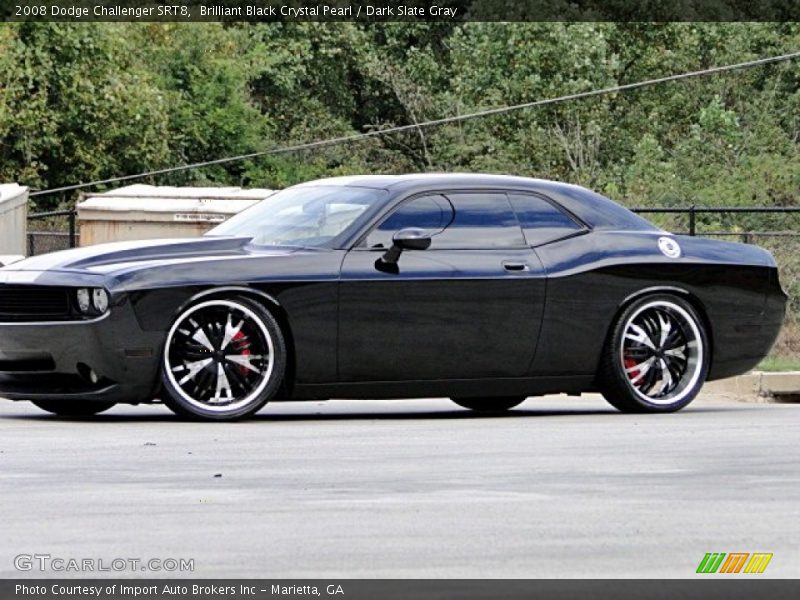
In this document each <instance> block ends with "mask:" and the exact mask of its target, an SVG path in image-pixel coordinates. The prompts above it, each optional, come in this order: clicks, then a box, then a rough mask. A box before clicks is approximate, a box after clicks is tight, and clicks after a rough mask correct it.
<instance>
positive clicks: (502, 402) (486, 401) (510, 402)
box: [451, 396, 525, 412]
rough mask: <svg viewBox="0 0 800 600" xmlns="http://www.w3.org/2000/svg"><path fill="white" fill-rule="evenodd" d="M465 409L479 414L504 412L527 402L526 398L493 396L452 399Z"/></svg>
mask: <svg viewBox="0 0 800 600" xmlns="http://www.w3.org/2000/svg"><path fill="white" fill-rule="evenodd" d="M451 400H452V401H453V402H455V403H456V404H458V405H459V406H461V407H463V408H468V409H470V410H474V411H477V412H504V411H507V410H510V409H512V408H514V407H515V406H518V405H520V404H522V403H523V402H525V396H493V397H490V398H451Z"/></svg>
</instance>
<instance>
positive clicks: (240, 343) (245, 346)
mask: <svg viewBox="0 0 800 600" xmlns="http://www.w3.org/2000/svg"><path fill="white" fill-rule="evenodd" d="M232 341H233V343H234V344H236V349H237V350H238V352H239V354H241V355H242V356H250V355H251V354H252V352H250V344H249V343H248V342H247V336H246V335H245V334H244V333H242V332H241V331H239V332H238V333H237V334H236V335H235V336H233V338H232ZM248 371H249V369H248V368H247V367H245V366H244V365H241V366H240V367H239V372H240V373H241V374H242V375H245V376H246V375H247V373H248Z"/></svg>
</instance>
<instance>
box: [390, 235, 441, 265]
mask: <svg viewBox="0 0 800 600" xmlns="http://www.w3.org/2000/svg"><path fill="white" fill-rule="evenodd" d="M430 245H431V236H430V234H429V233H428V232H427V231H425V230H424V229H419V228H418V227H406V228H405V229H401V230H400V231H398V232H397V233H395V234H394V235H393V236H392V247H391V248H389V249H388V250H387V251H386V253H385V254H384V255H383V256H381V258H380V259H378V260H379V262H381V263H384V264H389V265H396V264H397V261H398V259H399V258H400V254H401V253H402V252H403V250H427V249H428V247H429V246H430Z"/></svg>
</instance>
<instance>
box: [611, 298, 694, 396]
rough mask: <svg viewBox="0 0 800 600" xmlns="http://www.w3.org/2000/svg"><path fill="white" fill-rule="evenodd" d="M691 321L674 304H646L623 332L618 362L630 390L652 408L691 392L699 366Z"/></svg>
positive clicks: (684, 311) (691, 318) (664, 302)
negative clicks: (620, 362)
mask: <svg viewBox="0 0 800 600" xmlns="http://www.w3.org/2000/svg"><path fill="white" fill-rule="evenodd" d="M703 351H704V348H703V341H702V337H701V335H700V330H699V328H698V326H697V323H696V322H695V320H694V318H693V317H692V316H691V315H690V314H689V313H688V312H687V311H686V310H684V309H683V308H681V307H680V306H678V305H677V304H673V303H672V302H668V301H663V300H662V301H654V302H649V303H647V304H645V305H643V306H642V307H640V308H639V309H638V310H637V311H636V312H635V313H633V315H631V316H630V317H629V318H628V320H627V322H626V323H625V326H624V328H623V334H622V348H621V351H620V360H621V361H622V369H623V372H624V373H625V376H626V379H627V382H628V384H629V385H630V387H631V389H632V390H633V391H634V393H636V395H637V396H639V397H640V398H641V399H643V400H645V401H646V402H649V403H652V404H674V403H675V402H679V401H680V400H682V399H684V398H685V397H686V396H687V395H688V394H689V393H691V391H692V390H693V389H694V386H695V384H696V383H697V380H698V379H699V377H700V373H701V371H702V366H703Z"/></svg>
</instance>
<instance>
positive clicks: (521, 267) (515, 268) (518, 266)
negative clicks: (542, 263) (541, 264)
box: [503, 260, 531, 273]
mask: <svg viewBox="0 0 800 600" xmlns="http://www.w3.org/2000/svg"><path fill="white" fill-rule="evenodd" d="M503 268H504V269H505V270H506V271H512V272H515V273H519V272H525V271H530V270H531V268H530V267H529V266H528V265H527V264H525V263H524V262H516V261H513V260H504V261H503Z"/></svg>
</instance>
